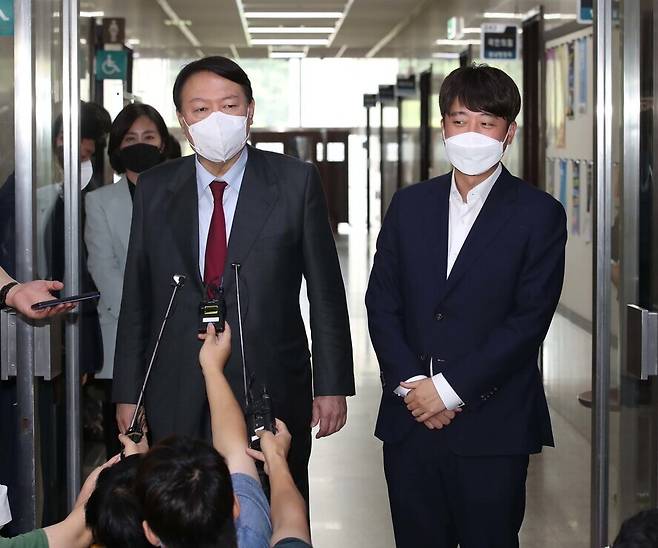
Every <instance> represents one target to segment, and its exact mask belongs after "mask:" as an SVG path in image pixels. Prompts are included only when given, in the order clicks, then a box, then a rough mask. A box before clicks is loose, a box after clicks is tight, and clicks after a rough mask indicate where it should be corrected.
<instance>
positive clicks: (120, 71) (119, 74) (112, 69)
mask: <svg viewBox="0 0 658 548" xmlns="http://www.w3.org/2000/svg"><path fill="white" fill-rule="evenodd" d="M127 67H128V56H127V54H126V52H125V51H106V50H101V51H97V52H96V80H125V79H126V71H127Z"/></svg>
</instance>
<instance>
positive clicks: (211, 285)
mask: <svg viewBox="0 0 658 548" xmlns="http://www.w3.org/2000/svg"><path fill="white" fill-rule="evenodd" d="M225 189H226V183H225V182H224V181H213V182H212V183H210V190H211V192H212V197H213V201H214V206H213V211H212V219H211V220H210V230H208V240H207V242H206V262H205V266H204V269H203V281H204V282H205V284H206V287H207V288H208V296H209V297H210V298H213V297H215V294H216V290H217V289H218V288H219V286H220V285H221V282H222V275H223V274H224V262H225V261H226V222H225V220H224V205H223V203H222V200H223V197H224V190H225Z"/></svg>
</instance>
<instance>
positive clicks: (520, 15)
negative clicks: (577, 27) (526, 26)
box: [483, 11, 577, 21]
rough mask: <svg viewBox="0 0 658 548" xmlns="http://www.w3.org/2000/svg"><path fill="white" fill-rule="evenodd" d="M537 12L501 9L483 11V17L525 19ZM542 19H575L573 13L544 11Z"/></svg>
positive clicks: (575, 16)
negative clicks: (516, 11) (514, 11)
mask: <svg viewBox="0 0 658 548" xmlns="http://www.w3.org/2000/svg"><path fill="white" fill-rule="evenodd" d="M533 13H537V12H536V11H530V12H528V13H512V12H503V11H485V12H484V15H483V16H484V18H485V19H526V18H527V17H528V16H529V15H532V14H533ZM544 19H549V20H550V19H561V20H565V21H570V20H575V19H577V15H576V14H575V13H545V14H544Z"/></svg>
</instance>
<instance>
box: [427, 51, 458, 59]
mask: <svg viewBox="0 0 658 548" xmlns="http://www.w3.org/2000/svg"><path fill="white" fill-rule="evenodd" d="M432 57H434V59H459V53H454V52H447V51H437V52H436V53H433V54H432Z"/></svg>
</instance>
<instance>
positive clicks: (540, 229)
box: [366, 168, 567, 456]
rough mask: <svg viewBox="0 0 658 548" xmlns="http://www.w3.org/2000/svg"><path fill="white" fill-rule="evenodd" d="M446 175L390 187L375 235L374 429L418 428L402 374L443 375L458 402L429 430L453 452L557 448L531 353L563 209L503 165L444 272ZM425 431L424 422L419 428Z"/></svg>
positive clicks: (393, 434)
mask: <svg viewBox="0 0 658 548" xmlns="http://www.w3.org/2000/svg"><path fill="white" fill-rule="evenodd" d="M450 185H451V174H446V175H443V176H441V177H437V178H435V179H431V180H429V181H426V182H423V183H419V184H416V185H413V186H410V187H408V188H405V189H403V190H401V191H399V192H397V193H396V194H395V196H394V197H393V200H392V202H391V205H390V207H389V209H388V212H387V214H386V217H385V219H384V222H383V224H382V228H381V232H380V234H379V238H378V241H377V252H376V254H375V260H374V265H373V269H372V272H371V275H370V282H369V285H368V291H367V293H366V306H367V308H368V325H369V328H370V336H371V338H372V342H373V346H374V348H375V351H376V353H377V357H378V359H379V364H380V369H381V380H382V386H383V394H382V400H381V405H380V409H379V417H378V420H377V427H376V432H375V434H376V436H377V437H378V438H380V439H381V440H383V441H384V442H389V443H396V442H401V441H404V439H405V437H406V436H407V434H408V433H409V432H410V430H411V429H412V428H413V427H414V425H417V424H418V423H416V422H415V420H414V419H413V417H412V416H411V413H410V412H409V411H408V410H407V408H406V406H405V404H404V401H403V399H402V398H399V397H398V396H396V395H394V394H393V390H394V389H395V388H396V387H397V386H398V384H399V383H400V381H403V380H406V379H408V378H410V377H412V376H414V375H428V376H429V374H430V372H429V362H430V358H432V357H433V358H434V373H435V374H436V373H438V372H442V373H443V374H444V376H445V378H446V380H447V381H448V382H449V383H450V385H451V386H452V388H453V389H454V390H455V392H457V394H458V395H459V396H460V397H461V399H462V401H464V403H465V407H464V408H463V412H462V413H461V414H459V415H458V416H457V417H456V418H455V420H454V421H453V422H452V423H451V424H450V425H449V426H448V427H446V428H444V429H442V430H436V431H435V432H436V436H437V441H438V440H442V441H443V442H445V443H447V444H448V447H449V448H450V449H451V450H452V451H453V452H454V453H456V454H461V455H474V456H476V455H514V454H529V453H536V452H539V451H541V448H542V446H544V445H553V436H552V432H551V423H550V417H549V413H548V406H547V404H546V397H545V395H544V389H543V384H542V379H541V375H540V372H539V369H538V354H539V349H540V346H541V344H542V341H543V340H544V337H545V336H546V332H547V331H548V327H549V325H550V322H551V319H552V317H553V314H554V312H555V308H556V306H557V303H558V300H559V297H560V293H561V291H562V282H563V277H564V248H565V243H566V237H567V233H566V215H565V212H564V208H563V207H562V205H561V204H560V203H559V202H558V201H556V200H555V199H554V198H552V197H551V196H549V195H548V194H546V193H545V192H542V191H540V190H538V189H536V188H534V187H532V186H530V185H528V184H527V183H525V182H523V181H521V180H520V179H517V178H516V177H513V176H512V175H511V174H510V173H509V172H508V171H507V170H506V169H505V168H503V171H502V173H501V175H500V177H499V178H498V180H497V181H496V183H495V184H494V186H493V188H492V190H491V193H490V194H489V197H488V198H487V200H486V202H485V204H484V206H483V208H482V211H481V212H480V214H479V216H478V218H477V220H476V222H475V224H474V225H473V228H472V229H471V232H470V233H469V235H468V238H467V239H466V241H465V242H464V246H463V247H462V249H461V252H460V254H459V257H458V258H457V260H456V262H455V265H454V267H453V269H452V271H451V273H450V276H449V277H448V279H447V280H446V271H447V266H446V265H447V248H448V213H449V198H450ZM422 427H423V428H425V426H422Z"/></svg>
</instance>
